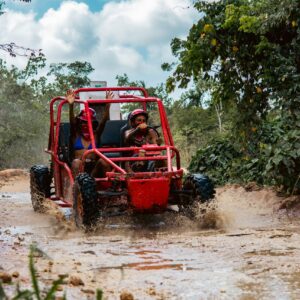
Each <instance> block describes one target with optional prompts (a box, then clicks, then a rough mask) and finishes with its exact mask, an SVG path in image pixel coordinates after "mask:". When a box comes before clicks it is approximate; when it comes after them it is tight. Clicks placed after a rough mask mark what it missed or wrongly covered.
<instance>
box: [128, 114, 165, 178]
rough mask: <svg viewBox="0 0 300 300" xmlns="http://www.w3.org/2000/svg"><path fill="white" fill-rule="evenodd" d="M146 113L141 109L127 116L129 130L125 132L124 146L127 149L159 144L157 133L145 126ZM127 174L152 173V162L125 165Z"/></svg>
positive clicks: (146, 120) (141, 153)
mask: <svg viewBox="0 0 300 300" xmlns="http://www.w3.org/2000/svg"><path fill="white" fill-rule="evenodd" d="M148 117H149V116H148V113H147V112H146V111H144V110H142V109H135V110H134V111H132V112H131V113H130V115H129V123H130V126H131V128H130V129H128V130H126V131H125V137H124V140H125V145H126V146H127V147H130V146H136V147H141V146H142V145H146V144H160V139H159V137H158V134H157V131H156V130H154V129H153V128H151V127H149V126H148V125H147V122H148ZM138 155H140V156H143V155H144V152H143V151H142V150H140V153H139V154H138V153H133V156H138ZM125 168H126V171H127V172H132V171H134V172H138V171H140V172H145V171H153V168H154V163H153V161H149V160H148V161H145V162H143V161H137V162H133V163H126V165H125Z"/></svg>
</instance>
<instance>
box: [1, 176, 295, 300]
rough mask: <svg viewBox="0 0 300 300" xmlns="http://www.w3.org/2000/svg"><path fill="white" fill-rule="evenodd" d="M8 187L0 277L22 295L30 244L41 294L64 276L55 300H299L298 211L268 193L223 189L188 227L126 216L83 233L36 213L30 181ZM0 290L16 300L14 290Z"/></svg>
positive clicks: (17, 179)
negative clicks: (98, 295) (99, 298)
mask: <svg viewBox="0 0 300 300" xmlns="http://www.w3.org/2000/svg"><path fill="white" fill-rule="evenodd" d="M5 178H6V179H5V180H3V177H2V181H1V173H0V182H1V184H0V207H1V209H0V274H8V275H12V282H13V283H16V282H19V283H20V285H21V287H30V284H31V282H30V276H29V269H28V254H29V248H30V245H31V244H32V243H35V244H36V245H37V247H38V249H40V250H41V251H40V255H35V258H34V260H35V266H36V268H37V271H38V274H39V282H40V284H41V286H42V287H47V286H49V284H50V283H51V282H52V280H53V279H57V278H58V276H59V275H67V276H68V277H67V278H66V284H64V285H62V286H61V287H60V291H59V292H58V293H57V295H58V296H59V295H63V293H66V295H67V298H68V299H94V298H95V294H94V293H95V290H96V288H101V289H102V290H103V292H104V298H105V299H120V296H121V297H123V299H133V298H132V297H134V299H245V300H246V299H299V298H300V226H299V225H300V221H299V220H300V218H299V214H298V211H299V209H298V207H297V202H295V201H294V202H293V201H292V202H289V201H286V202H285V203H283V200H284V199H283V198H279V197H277V196H276V194H275V193H274V192H273V191H272V190H270V189H263V190H256V189H252V190H251V191H248V192H247V191H245V189H244V188H242V187H239V186H228V187H224V188H220V189H218V192H217V197H216V202H215V203H214V204H212V205H211V206H212V207H213V209H208V210H207V213H206V215H205V216H204V215H203V214H199V216H198V217H197V218H196V220H193V221H192V220H190V219H188V218H186V217H184V216H179V215H177V214H174V213H170V212H169V213H166V214H164V215H156V216H147V217H146V218H143V219H141V218H138V217H133V216H126V217H121V218H120V217H119V218H114V219H110V220H109V221H107V220H106V221H104V222H102V223H101V224H99V226H98V228H97V229H96V230H95V231H94V232H92V233H85V232H84V231H81V230H78V229H76V228H75V227H74V225H73V223H72V222H71V221H70V220H68V219H65V218H64V216H68V215H69V213H68V211H63V212H62V211H58V210H56V209H55V208H53V207H51V209H50V210H49V212H48V213H47V214H38V213H34V212H33V209H32V207H31V202H30V194H29V180H28V175H27V174H22V173H17V175H16V174H15V175H7V174H6V177H5ZM286 203H287V204H286ZM294 203H296V204H295V205H294ZM285 207H288V208H290V209H288V210H287V209H279V208H285ZM4 288H5V291H6V293H8V294H9V295H13V293H14V289H15V286H14V285H13V284H4ZM126 297H127V298H126Z"/></svg>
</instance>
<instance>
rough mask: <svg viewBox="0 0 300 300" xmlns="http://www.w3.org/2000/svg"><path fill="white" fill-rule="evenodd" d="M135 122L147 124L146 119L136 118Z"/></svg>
mask: <svg viewBox="0 0 300 300" xmlns="http://www.w3.org/2000/svg"><path fill="white" fill-rule="evenodd" d="M135 120H136V121H138V122H146V119H145V118H136V119H135Z"/></svg>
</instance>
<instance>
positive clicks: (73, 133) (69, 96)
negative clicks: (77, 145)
mask: <svg viewBox="0 0 300 300" xmlns="http://www.w3.org/2000/svg"><path fill="white" fill-rule="evenodd" d="M66 100H67V101H68V103H69V122H70V132H71V137H70V138H71V141H73V140H74V139H75V137H76V119H75V115H74V101H75V92H74V90H68V91H67V94H66Z"/></svg>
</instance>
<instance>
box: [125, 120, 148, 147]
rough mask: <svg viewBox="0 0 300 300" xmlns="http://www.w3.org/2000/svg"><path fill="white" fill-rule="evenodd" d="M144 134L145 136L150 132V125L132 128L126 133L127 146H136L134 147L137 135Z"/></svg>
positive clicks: (144, 124) (142, 124) (143, 124)
mask: <svg viewBox="0 0 300 300" xmlns="http://www.w3.org/2000/svg"><path fill="white" fill-rule="evenodd" d="M141 132H143V133H144V134H145V135H146V134H147V132H148V125H147V124H146V123H141V124H139V125H138V126H137V127H136V128H131V129H128V130H126V131H125V138H124V141H125V145H127V146H135V145H134V142H133V140H134V137H135V136H136V134H138V133H141Z"/></svg>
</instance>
